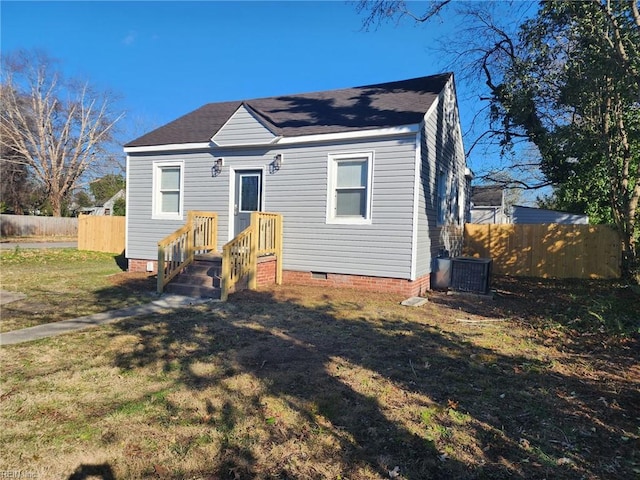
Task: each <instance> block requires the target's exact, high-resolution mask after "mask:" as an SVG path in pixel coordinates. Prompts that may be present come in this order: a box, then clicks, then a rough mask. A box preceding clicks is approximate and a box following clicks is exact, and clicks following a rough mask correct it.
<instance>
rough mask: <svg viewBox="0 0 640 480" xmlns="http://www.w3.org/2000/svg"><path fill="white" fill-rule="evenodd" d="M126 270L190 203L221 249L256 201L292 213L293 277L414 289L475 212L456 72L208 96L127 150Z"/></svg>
mask: <svg viewBox="0 0 640 480" xmlns="http://www.w3.org/2000/svg"><path fill="white" fill-rule="evenodd" d="M124 150H125V152H126V153H127V182H126V185H127V245H126V256H127V258H128V259H129V269H130V270H133V271H140V270H145V269H148V268H149V265H154V268H157V267H156V266H155V264H153V263H151V262H154V261H155V259H157V242H158V241H159V240H161V239H162V238H163V237H165V236H167V235H169V234H171V233H172V232H174V231H175V230H176V229H178V228H180V227H181V226H182V225H183V224H184V222H185V220H186V217H187V212H188V211H189V210H201V211H202V210H204V211H213V212H217V213H218V222H219V223H218V225H219V234H218V248H221V247H222V245H223V244H225V243H226V242H228V241H229V240H231V239H233V237H234V236H235V235H236V234H238V233H239V232H240V231H242V229H244V228H245V227H246V225H247V221H248V220H247V219H248V214H249V213H250V212H251V211H254V210H261V211H267V212H275V213H280V214H282V215H283V219H284V235H283V243H284V247H283V248H284V252H283V265H284V282H285V283H287V282H289V283H305V284H318V285H322V284H326V285H328V284H340V285H343V286H347V287H359V288H366V289H369V290H378V291H394V292H398V293H404V294H407V295H416V294H420V293H423V292H424V291H425V290H426V289H427V288H429V279H430V272H431V270H432V263H433V259H434V258H436V257H437V255H438V253H439V252H440V251H441V250H443V249H446V250H449V251H450V252H451V253H452V254H459V253H460V247H461V235H462V232H461V228H462V225H463V223H464V217H465V215H466V214H467V213H468V202H469V199H468V196H469V195H468V190H469V183H470V177H471V174H470V171H469V170H468V169H467V167H466V163H465V156H464V149H463V145H462V135H461V129H460V124H459V116H458V107H457V100H456V94H455V86H454V78H453V74H451V73H445V74H441V75H435V76H429V77H422V78H415V79H410V80H404V81H397V82H391V83H383V84H378V85H369V86H364V87H356V88H347V89H341V90H332V91H324V92H316V93H305V94H296V95H283V96H278V97H271V98H261V99H255V100H246V101H233V102H223V103H211V104H207V105H204V106H203V107H201V108H199V109H197V110H195V111H193V112H191V113H189V114H187V115H185V116H183V117H180V118H178V119H177V120H175V121H173V122H171V123H169V124H167V125H165V126H163V127H160V128H158V129H157V130H154V131H152V132H150V133H148V134H146V135H144V136H142V137H140V138H138V139H136V140H133V141H132V142H130V143H128V144H127V145H125V148H124Z"/></svg>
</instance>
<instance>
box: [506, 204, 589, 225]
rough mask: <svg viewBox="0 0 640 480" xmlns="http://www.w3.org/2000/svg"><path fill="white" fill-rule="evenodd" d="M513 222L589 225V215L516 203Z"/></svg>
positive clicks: (512, 217)
mask: <svg viewBox="0 0 640 480" xmlns="http://www.w3.org/2000/svg"><path fill="white" fill-rule="evenodd" d="M511 223H519V224H532V223H560V224H566V225H587V224H588V223H589V216H588V215H584V214H579V213H567V212H559V211H557V210H547V209H545V208H534V207H524V206H522V205H514V206H513V207H512V213H511Z"/></svg>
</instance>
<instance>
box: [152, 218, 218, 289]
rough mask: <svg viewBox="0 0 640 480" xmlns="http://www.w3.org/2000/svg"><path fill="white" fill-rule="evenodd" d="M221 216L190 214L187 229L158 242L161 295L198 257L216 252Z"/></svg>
mask: <svg viewBox="0 0 640 480" xmlns="http://www.w3.org/2000/svg"><path fill="white" fill-rule="evenodd" d="M217 237H218V214H217V213H213V212H201V211H189V213H188V214H187V222H186V224H185V225H184V226H182V227H180V228H179V229H178V230H176V231H175V232H173V233H172V234H170V235H167V236H166V237H165V238H163V239H162V240H160V241H159V242H158V284H157V290H158V293H162V291H163V290H164V287H165V286H166V285H167V283H169V282H170V281H171V279H173V277H175V276H176V275H178V274H179V273H180V272H181V271H182V270H184V269H185V268H186V267H187V266H188V265H189V264H190V263H191V262H193V258H194V255H196V254H197V253H208V252H211V251H214V252H215V251H216V242H217Z"/></svg>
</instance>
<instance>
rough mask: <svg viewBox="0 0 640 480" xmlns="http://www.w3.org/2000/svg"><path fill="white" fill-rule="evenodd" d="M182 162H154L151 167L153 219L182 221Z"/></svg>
mask: <svg viewBox="0 0 640 480" xmlns="http://www.w3.org/2000/svg"><path fill="white" fill-rule="evenodd" d="M183 171H184V164H183V163H182V162H156V163H154V165H153V177H154V178H153V185H154V192H153V217H154V218H166V219H174V220H182V204H183V177H184V175H183Z"/></svg>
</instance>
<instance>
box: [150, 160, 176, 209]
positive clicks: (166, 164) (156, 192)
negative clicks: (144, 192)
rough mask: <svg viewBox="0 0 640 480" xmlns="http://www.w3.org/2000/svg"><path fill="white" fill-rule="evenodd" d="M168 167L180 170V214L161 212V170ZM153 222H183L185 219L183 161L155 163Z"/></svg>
mask: <svg viewBox="0 0 640 480" xmlns="http://www.w3.org/2000/svg"><path fill="white" fill-rule="evenodd" d="M166 167H178V168H180V204H179V206H178V213H163V212H161V211H160V208H161V206H162V200H161V198H160V178H161V176H160V169H161V168H166ZM151 208H152V213H151V218H152V219H153V220H183V219H184V162H183V161H181V160H171V161H168V160H167V161H162V162H153V200H152V207H151Z"/></svg>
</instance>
